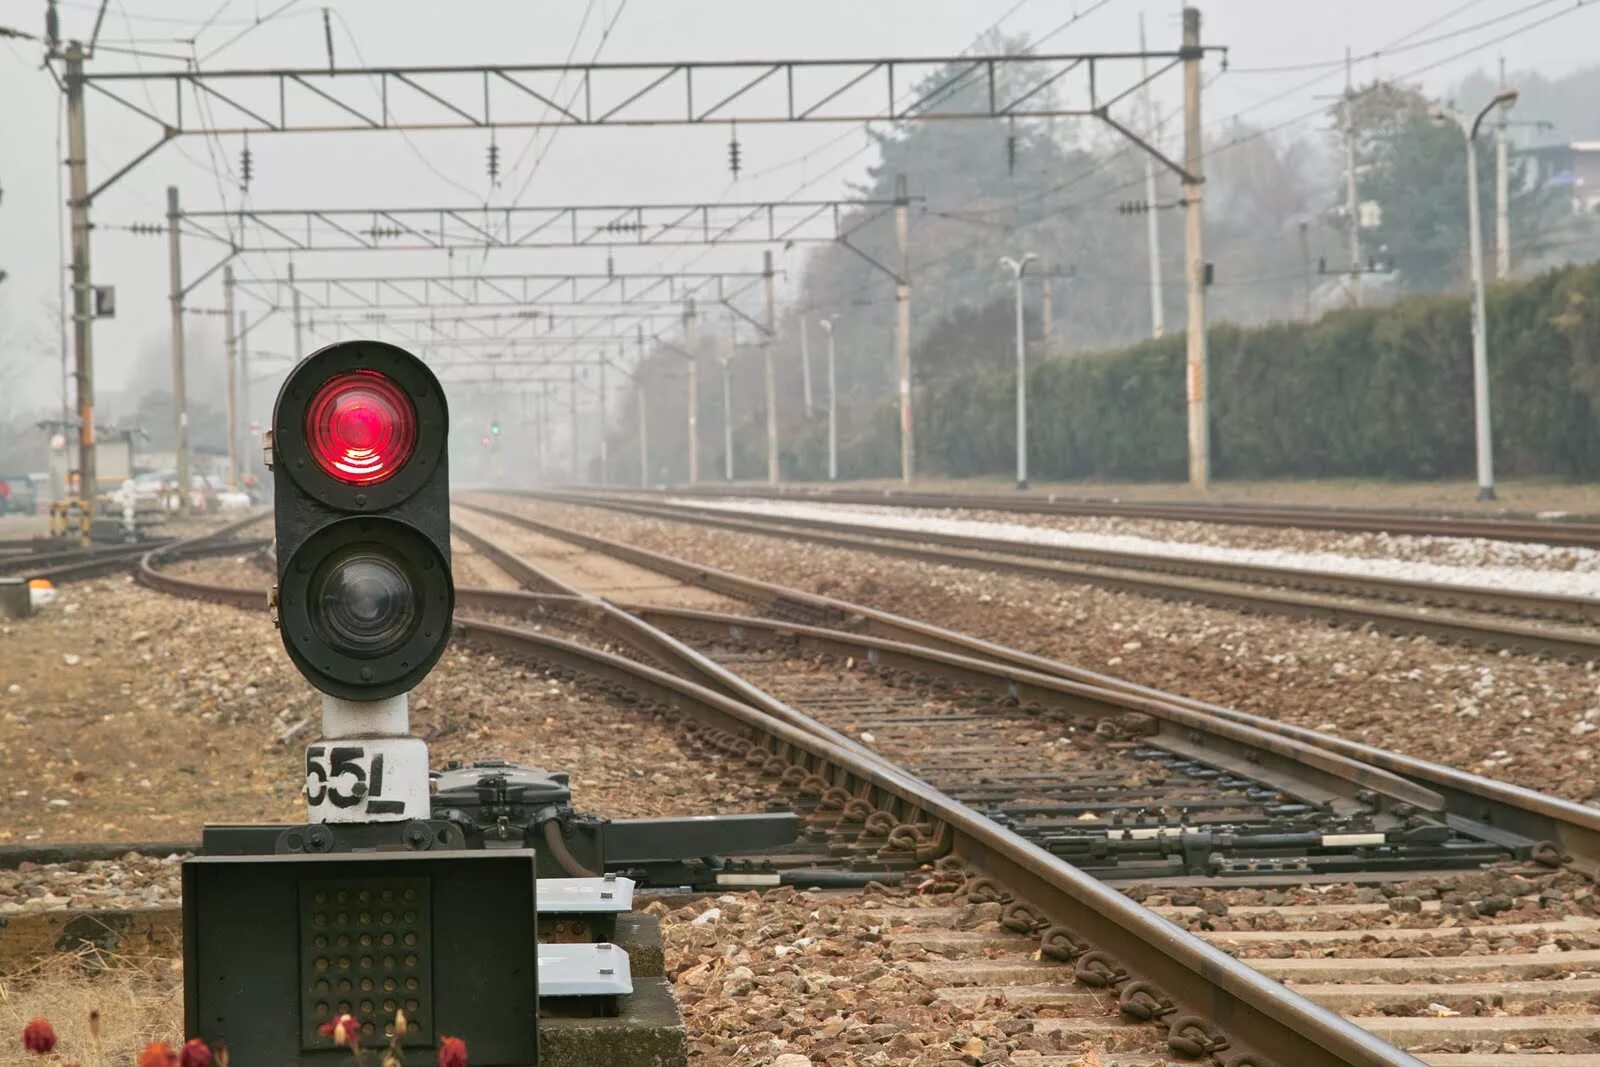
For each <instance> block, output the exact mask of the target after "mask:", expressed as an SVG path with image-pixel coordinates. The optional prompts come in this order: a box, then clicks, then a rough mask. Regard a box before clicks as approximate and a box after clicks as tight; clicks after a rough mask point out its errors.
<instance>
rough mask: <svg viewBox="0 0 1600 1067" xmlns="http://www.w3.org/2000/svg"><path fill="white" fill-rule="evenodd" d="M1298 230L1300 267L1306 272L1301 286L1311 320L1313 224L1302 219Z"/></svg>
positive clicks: (1306, 310) (1307, 315)
mask: <svg viewBox="0 0 1600 1067" xmlns="http://www.w3.org/2000/svg"><path fill="white" fill-rule="evenodd" d="M1297 228H1298V229H1299V231H1300V265H1301V267H1302V268H1303V269H1304V272H1305V278H1304V280H1303V281H1302V282H1301V284H1300V288H1301V296H1302V297H1304V299H1305V316H1306V319H1307V320H1309V319H1310V318H1311V223H1310V222H1308V221H1306V220H1305V219H1301V220H1300V225H1299V226H1298V227H1297Z"/></svg>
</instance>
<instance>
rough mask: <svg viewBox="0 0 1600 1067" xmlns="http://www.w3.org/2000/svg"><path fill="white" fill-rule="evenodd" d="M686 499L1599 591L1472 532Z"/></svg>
mask: <svg viewBox="0 0 1600 1067" xmlns="http://www.w3.org/2000/svg"><path fill="white" fill-rule="evenodd" d="M674 503H687V504H691V505H695V506H700V507H708V508H714V509H717V510H720V511H726V512H729V513H731V514H736V515H737V514H744V515H750V516H752V517H763V516H770V517H772V518H774V519H779V520H781V519H783V518H785V517H791V518H800V519H822V520H825V521H833V522H844V523H851V524H855V525H867V526H875V527H883V528H885V529H887V530H926V531H929V532H933V533H940V534H956V535H959V536H967V537H987V538H995V539H999V540H1009V541H1018V542H1024V543H1032V544H1043V545H1058V546H1061V547H1064V548H1084V549H1099V550H1106V551H1114V552H1129V553H1142V554H1150V555H1159V556H1174V557H1178V558H1192V559H1199V560H1207V561H1221V562H1230V563H1241V564H1249V565H1262V566H1270V567H1288V568H1295V569H1298V570H1311V571H1333V572H1336V573H1341V574H1370V575H1373V576H1375V577H1386V578H1400V579H1408V580H1411V581H1423V582H1442V583H1446V584H1455V585H1478V586H1489V587H1494V588H1503V589H1518V590H1522V591H1525V592H1546V593H1556V594H1564V595H1573V596H1600V551H1596V550H1594V549H1591V548H1574V547H1567V546H1561V545H1540V544H1529V543H1523V542H1518V541H1495V540H1490V539H1486V538H1473V537H1417V536H1411V535H1404V534H1402V535H1397V536H1390V535H1388V534H1382V533H1343V532H1338V531H1328V530H1299V529H1288V528H1276V527H1270V526H1230V525H1221V524H1217V523H1203V522H1172V521H1163V520H1154V519H1122V518H1105V517H1097V516H1088V517H1082V518H1077V517H1071V516H1055V515H1026V514H1013V513H1010V512H1000V511H968V510H951V509H937V510H936V509H926V508H897V507H864V506H850V505H839V504H817V503H811V502H802V501H790V500H759V499H750V500H739V501H719V500H698V499H693V498H679V499H678V500H675V501H674Z"/></svg>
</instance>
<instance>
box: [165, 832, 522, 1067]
mask: <svg viewBox="0 0 1600 1067" xmlns="http://www.w3.org/2000/svg"><path fill="white" fill-rule="evenodd" d="M536 885H537V877H536V870H535V857H534V853H533V851H532V850H531V849H501V850H495V851H470V852H462V851H448V852H404V851H395V852H373V853H335V854H328V855H283V856H276V855H272V856H202V857H199V858H196V859H191V860H188V861H186V862H185V863H184V865H183V964H184V1032H185V1033H187V1034H189V1035H191V1036H196V1037H201V1038H204V1039H205V1040H206V1041H207V1042H208V1043H213V1044H214V1043H215V1042H217V1041H219V1040H220V1041H226V1042H227V1044H228V1047H229V1048H231V1049H233V1050H235V1058H236V1059H238V1060H240V1062H244V1061H246V1060H248V1062H250V1063H264V1064H274V1063H296V1064H305V1065H308V1067H312V1065H317V1064H328V1065H333V1064H346V1063H348V1062H349V1060H350V1052H349V1051H348V1050H347V1049H341V1048H337V1047H335V1046H334V1044H333V1040H332V1038H331V1037H330V1036H329V1035H327V1034H324V1033H322V1032H321V1030H320V1028H321V1027H322V1026H323V1025H324V1024H326V1023H329V1022H331V1021H332V1020H333V1019H335V1018H336V1017H337V1016H339V1015H341V1014H346V1013H348V1014H350V1015H353V1016H355V1018H356V1020H357V1022H358V1023H359V1024H360V1030H361V1035H360V1042H361V1044H362V1045H363V1046H364V1047H366V1048H369V1049H373V1048H377V1049H382V1048H385V1047H387V1046H388V1044H389V1036H388V1035H389V1034H390V1033H392V1029H391V1027H392V1026H393V1022H394V1017H395V1013H396V1012H397V1011H399V1010H402V1009H403V1010H404V1011H405V1013H406V1018H407V1034H406V1035H405V1036H404V1037H403V1038H402V1045H401V1047H402V1050H403V1052H404V1054H405V1055H404V1061H405V1064H406V1067H424V1065H428V1067H431V1065H432V1064H434V1063H436V1062H437V1053H436V1051H435V1049H436V1048H437V1045H438V1042H439V1041H440V1040H441V1039H442V1038H443V1037H445V1036H451V1037H459V1038H461V1039H462V1040H464V1041H465V1042H466V1043H467V1047H468V1048H469V1049H470V1050H471V1057H472V1063H473V1065H474V1067H512V1065H516V1067H526V1065H528V1064H534V1063H537V1062H538V1029H539V989H538V984H539V983H538V979H539V963H538V931H537V921H538V916H537V914H536V909H535V888H536Z"/></svg>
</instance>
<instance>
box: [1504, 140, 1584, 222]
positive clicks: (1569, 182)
mask: <svg viewBox="0 0 1600 1067" xmlns="http://www.w3.org/2000/svg"><path fill="white" fill-rule="evenodd" d="M1516 155H1518V156H1520V157H1522V158H1524V159H1529V160H1532V161H1533V163H1534V173H1533V174H1532V175H1530V183H1531V184H1532V185H1533V186H1534V187H1535V188H1540V189H1566V190H1568V191H1569V192H1570V195H1571V196H1572V207H1573V210H1575V211H1585V212H1600V141H1573V142H1571V143H1570V144H1559V145H1545V146H1543V147H1541V148H1526V149H1522V150H1520V151H1518V152H1517V153H1516Z"/></svg>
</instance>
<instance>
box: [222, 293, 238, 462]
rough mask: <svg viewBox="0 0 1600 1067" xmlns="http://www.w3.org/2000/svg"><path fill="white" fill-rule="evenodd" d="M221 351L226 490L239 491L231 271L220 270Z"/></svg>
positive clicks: (236, 352)
mask: <svg viewBox="0 0 1600 1067" xmlns="http://www.w3.org/2000/svg"><path fill="white" fill-rule="evenodd" d="M222 313H223V351H224V353H225V354H226V356H227V359H228V487H229V488H230V489H237V488H239V338H238V335H237V334H235V333H234V330H233V268H232V267H223V268H222Z"/></svg>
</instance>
